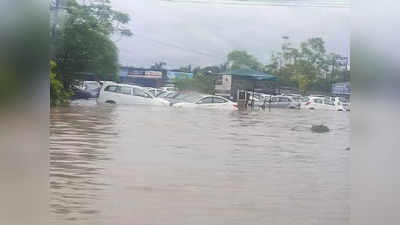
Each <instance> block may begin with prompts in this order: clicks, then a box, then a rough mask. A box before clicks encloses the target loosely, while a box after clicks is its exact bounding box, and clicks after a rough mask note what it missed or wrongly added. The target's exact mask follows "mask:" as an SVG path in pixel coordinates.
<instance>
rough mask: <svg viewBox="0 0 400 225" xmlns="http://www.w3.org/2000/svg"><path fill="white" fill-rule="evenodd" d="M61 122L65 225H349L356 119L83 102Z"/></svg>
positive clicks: (58, 153) (61, 112)
mask: <svg viewBox="0 0 400 225" xmlns="http://www.w3.org/2000/svg"><path fill="white" fill-rule="evenodd" d="M320 123H324V124H326V125H327V126H328V127H329V128H330V129H331V131H330V132H329V133H325V134H315V133H312V132H311V131H310V127H311V124H320ZM50 125H51V134H50V136H51V164H50V166H51V188H52V209H53V215H54V217H55V220H56V222H57V224H100V225H101V224H121V225H122V224H160V225H164V224H189V225H190V224H282V225H283V224H285V225H287V224H310V225H312V224H337V225H343V224H348V215H349V208H348V200H349V196H348V193H349V180H348V169H349V168H348V167H349V159H348V156H349V151H345V150H344V149H345V148H346V147H348V146H349V133H350V129H349V116H348V114H346V113H341V112H339V113H338V112H316V111H315V112H312V111H311V112H310V111H298V110H272V111H271V112H268V111H267V112H262V111H261V112H253V113H239V112H223V111H205V110H183V109H174V108H170V107H165V108H164V107H124V106H116V107H100V106H97V105H96V104H91V103H89V104H86V103H85V104H82V103H79V104H77V105H73V106H71V107H68V108H56V109H53V110H52V112H51V124H50ZM294 127H296V128H295V129H292V128H294Z"/></svg>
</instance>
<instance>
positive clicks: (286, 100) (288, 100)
mask: <svg viewBox="0 0 400 225" xmlns="http://www.w3.org/2000/svg"><path fill="white" fill-rule="evenodd" d="M279 101H280V102H290V99H289V98H282V97H281V98H279Z"/></svg>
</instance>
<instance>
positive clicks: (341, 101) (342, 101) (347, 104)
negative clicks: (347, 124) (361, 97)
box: [330, 97, 350, 111]
mask: <svg viewBox="0 0 400 225" xmlns="http://www.w3.org/2000/svg"><path fill="white" fill-rule="evenodd" d="M330 100H331V101H332V102H333V103H334V104H335V105H340V106H343V108H344V109H345V110H346V111H350V102H348V101H347V100H346V99H345V98H342V97H331V98H330Z"/></svg>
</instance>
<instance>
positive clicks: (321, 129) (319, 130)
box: [311, 124, 329, 133]
mask: <svg viewBox="0 0 400 225" xmlns="http://www.w3.org/2000/svg"><path fill="white" fill-rule="evenodd" d="M311 131H312V132H315V133H325V132H329V128H328V127H327V126H325V125H323V124H321V125H312V126H311Z"/></svg>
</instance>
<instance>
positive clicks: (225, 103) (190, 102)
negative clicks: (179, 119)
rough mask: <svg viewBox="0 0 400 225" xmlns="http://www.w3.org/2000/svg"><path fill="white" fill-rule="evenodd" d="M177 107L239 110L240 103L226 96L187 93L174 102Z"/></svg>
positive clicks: (173, 104)
mask: <svg viewBox="0 0 400 225" xmlns="http://www.w3.org/2000/svg"><path fill="white" fill-rule="evenodd" d="M171 106H173V107H177V108H204V109H225V110H237V109H238V105H237V104H236V103H235V102H232V101H230V100H228V99H226V98H224V97H221V96H216V95H194V94H187V95H186V96H184V97H182V99H180V101H179V102H176V103H172V104H171Z"/></svg>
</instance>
